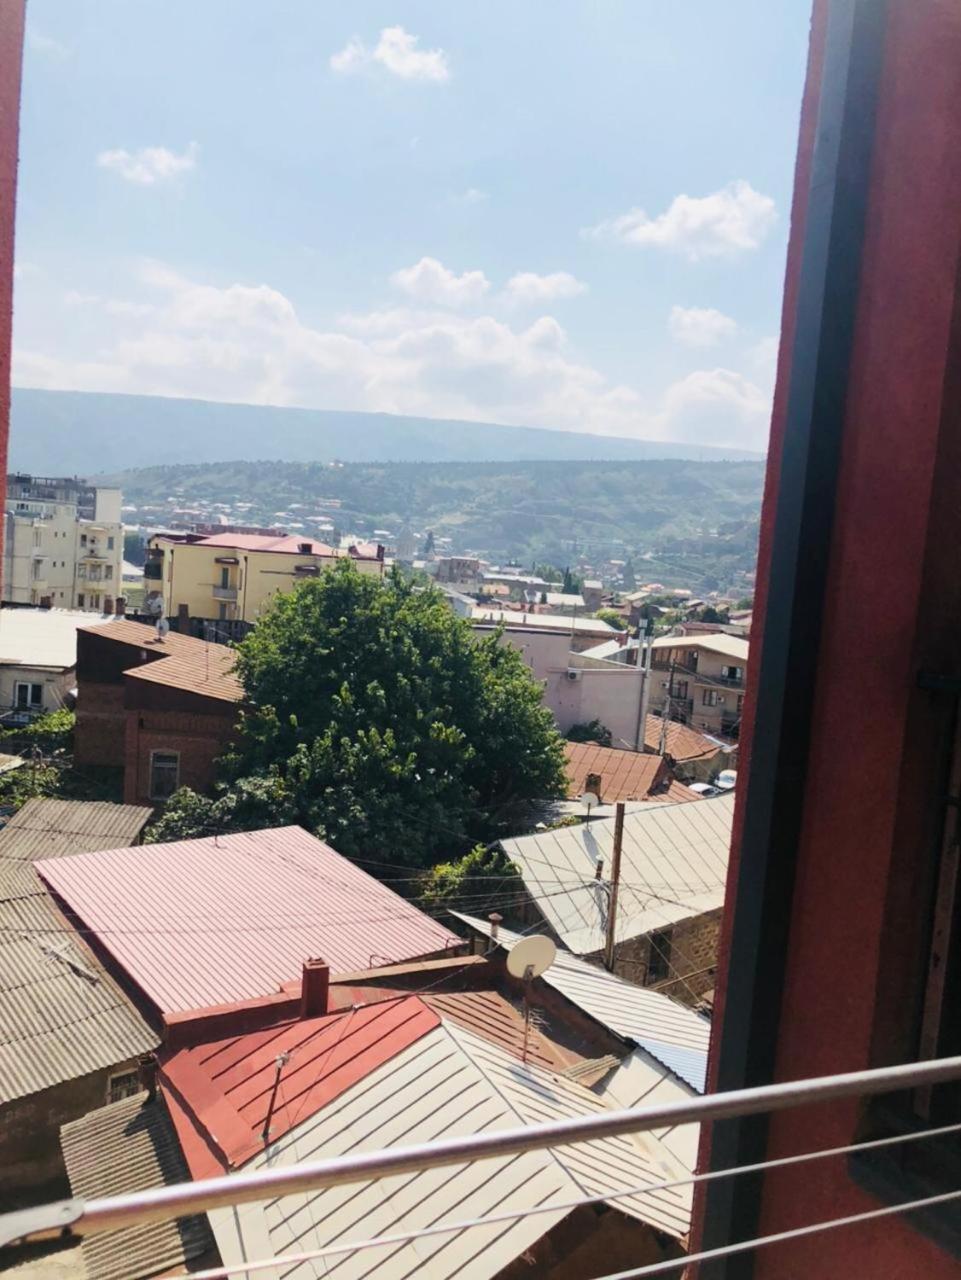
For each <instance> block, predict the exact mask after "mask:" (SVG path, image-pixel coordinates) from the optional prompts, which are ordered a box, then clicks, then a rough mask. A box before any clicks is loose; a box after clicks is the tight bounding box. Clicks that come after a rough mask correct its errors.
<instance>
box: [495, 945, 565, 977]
mask: <svg viewBox="0 0 961 1280" xmlns="http://www.w3.org/2000/svg"><path fill="white" fill-rule="evenodd" d="M556 955H557V948H556V947H555V946H554V944H553V942H551V940H550V938H545V937H544V936H543V934H535V936H534V937H532V938H521V940H520V942H515V943H514V945H513V946H512V947H511V949H510V951H509V952H508V955H507V972H508V973H509V974H511V976H512V977H514V978H538V977H540V975H541V974H542V973H544V972H545V971H546V970H547V969H549V968H550V967H551V965H552V964H553V963H554V957H555V956H556Z"/></svg>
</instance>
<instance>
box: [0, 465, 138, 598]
mask: <svg viewBox="0 0 961 1280" xmlns="http://www.w3.org/2000/svg"><path fill="white" fill-rule="evenodd" d="M120 504H121V496H120V490H119V489H108V488H98V487H95V486H93V485H90V484H88V483H87V481H85V480H78V479H76V478H73V479H70V478H60V479H57V478H50V477H45V476H28V475H11V476H8V477H7V502H6V515H5V520H4V523H5V536H4V547H3V552H4V554H3V598H4V600H6V601H10V602H12V603H15V604H49V605H50V606H52V607H56V608H58V609H86V610H88V611H92V612H97V613H101V612H102V613H111V612H112V611H113V609H114V605H115V601H116V598H117V596H119V595H121V594H122V592H123V585H122V577H123V568H122V566H123V524H122V523H121V518H120Z"/></svg>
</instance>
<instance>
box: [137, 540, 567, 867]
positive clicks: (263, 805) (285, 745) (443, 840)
mask: <svg viewBox="0 0 961 1280" xmlns="http://www.w3.org/2000/svg"><path fill="white" fill-rule="evenodd" d="M237 671H238V674H239V676H240V679H241V680H242V682H243V685H244V689H245V692H246V696H247V701H248V703H249V707H250V709H249V710H248V711H247V712H246V713H245V714H244V716H243V719H242V722H241V726H240V731H239V737H238V742H237V745H236V747H235V748H234V749H233V750H232V751H231V752H230V754H229V755H228V756H227V757H226V758H225V760H224V761H223V762H222V768H223V784H222V787H221V790H220V794H219V795H218V797H217V798H216V799H214V800H207V799H204V798H203V797H198V796H195V795H194V794H193V793H186V794H184V793H178V796H176V797H174V798H173V800H172V801H171V803H170V805H169V806H168V810H167V812H166V814H165V815H164V817H163V819H162V820H161V822H159V823H158V824H157V828H156V832H155V838H157V839H168V838H175V837H183V836H184V835H187V834H190V833H191V832H192V831H205V832H206V831H210V830H211V829H219V830H242V829H244V828H245V827H246V828H249V827H250V826H261V825H276V824H277V823H278V822H298V823H300V824H301V825H303V826H306V827H307V828H308V829H310V830H314V831H316V832H317V833H318V834H320V835H322V836H323V837H324V838H326V839H328V840H329V841H330V843H331V844H332V845H334V847H335V848H336V849H338V850H339V851H340V852H341V853H344V854H347V855H351V854H353V855H356V856H377V857H381V858H383V859H385V860H388V861H391V862H403V863H408V864H410V865H412V866H427V865H431V864H432V863H434V862H435V861H436V859H437V857H438V856H439V855H440V854H441V853H447V854H451V853H454V854H461V853H463V852H465V851H466V850H467V849H469V848H470V846H471V844H472V843H474V842H475V841H477V840H478V839H484V840H488V841H489V840H491V839H492V838H493V837H494V836H496V835H497V834H498V832H499V831H500V830H501V829H502V826H501V824H502V823H504V822H506V821H507V819H508V818H509V816H510V815H511V813H513V812H515V811H516V810H517V808H518V807H520V806H521V805H523V804H524V803H526V802H527V801H529V800H532V799H535V798H540V797H545V798H546V797H552V796H558V795H562V794H563V790H564V756H563V746H562V741H561V738H560V736H559V735H558V733H557V731H556V729H555V728H554V724H553V720H552V718H551V715H550V712H549V711H547V710H546V709H545V708H544V707H543V706H542V705H541V689H540V687H539V685H537V684H536V683H535V681H534V679H533V678H532V676H531V674H530V671H529V670H528V668H527V667H526V666H525V664H524V662H523V659H522V658H521V655H520V653H519V652H518V651H517V650H515V649H513V648H511V647H510V646H509V645H506V644H502V643H501V641H500V636H499V635H497V634H494V635H491V636H490V637H487V638H485V639H482V640H478V639H477V638H476V635H475V633H474V632H473V630H472V628H471V627H470V625H469V623H467V622H465V621H464V620H463V619H461V618H458V617H456V616H455V615H454V614H453V613H452V612H451V610H450V609H449V608H448V607H447V605H446V603H445V602H444V599H443V596H442V594H441V593H440V592H439V591H437V590H436V589H434V588H433V587H431V588H427V589H426V590H425V589H414V588H413V587H412V585H411V584H410V583H408V582H406V581H405V580H404V579H403V578H402V577H401V576H400V575H398V574H391V575H390V576H389V577H388V579H387V580H386V581H384V582H381V581H380V579H378V578H374V577H373V576H371V575H363V574H360V573H359V572H358V571H357V570H356V569H355V568H354V567H353V566H352V565H351V564H350V563H349V562H348V561H343V562H341V563H340V564H339V565H338V566H337V568H336V569H334V570H331V571H329V572H327V573H325V574H323V575H322V576H321V577H320V578H318V579H315V580H313V581H309V582H306V583H303V584H302V585H301V586H299V587H298V588H297V589H296V590H294V591H291V592H288V593H285V594H283V595H279V596H277V597H276V599H275V601H274V603H273V604H272V606H271V608H270V609H269V610H268V612H267V613H266V614H265V615H264V616H263V617H262V618H261V620H260V621H259V623H258V625H257V627H256V628H255V629H254V630H253V631H252V632H251V633H250V635H249V636H248V637H247V638H246V639H245V640H244V641H243V642H242V644H241V645H240V646H239V647H238V650H237Z"/></svg>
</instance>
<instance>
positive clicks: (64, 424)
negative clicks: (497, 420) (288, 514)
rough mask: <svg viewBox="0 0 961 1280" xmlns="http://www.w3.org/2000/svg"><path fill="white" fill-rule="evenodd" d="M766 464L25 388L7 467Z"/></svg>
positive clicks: (525, 435)
mask: <svg viewBox="0 0 961 1280" xmlns="http://www.w3.org/2000/svg"><path fill="white" fill-rule="evenodd" d="M760 457H761V455H760V454H757V453H751V452H748V451H746V450H743V449H718V448H710V447H707V446H700V445H686V444H660V443H656V442H654V441H649V440H629V439H625V438H623V437H619V436H600V435H590V434H588V433H581V432H573V431H553V430H547V429H540V428H533V427H505V426H499V425H496V424H494V423H478V422H457V421H446V420H442V419H436V418H408V417H400V416H395V415H393V414H386V413H349V412H343V411H340V410H334V409H282V408H274V407H270V406H258V405H245V404H220V403H215V402H213V401H208V400H176V399H166V398H164V397H161V396H125V395H106V394H102V393H97V392H84V391H38V390H31V389H27V388H23V387H15V388H14V391H13V408H12V426H11V433H10V467H11V468H12V469H20V470H23V471H34V472H38V473H40V474H47V475H50V474H55V475H58V474H60V475H62V474H65V473H69V474H88V473H96V472H114V471H125V470H128V469H129V468H131V467H148V466H153V465H155V464H158V463H203V462H217V461H219V460H220V459H222V458H239V459H243V460H245V461H256V460H258V459H263V458H276V459H282V460H283V461H285V462H314V461H319V462H330V461H333V460H334V459H340V460H342V461H344V462H389V461H393V462H483V461H497V462H514V461H521V460H529V461H539V460H543V461H555V462H556V461H572V460H583V461H595V460H596V461H620V460H623V461H630V460H641V459H651V458H686V459H692V460H697V461H702V462H707V461H719V460H722V459H758V458H760Z"/></svg>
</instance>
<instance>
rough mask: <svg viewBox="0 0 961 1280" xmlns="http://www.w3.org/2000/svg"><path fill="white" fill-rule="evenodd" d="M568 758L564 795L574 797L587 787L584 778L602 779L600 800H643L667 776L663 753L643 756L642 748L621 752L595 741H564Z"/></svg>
mask: <svg viewBox="0 0 961 1280" xmlns="http://www.w3.org/2000/svg"><path fill="white" fill-rule="evenodd" d="M564 754H565V756H566V757H567V796H568V799H570V800H577V799H579V798H580V796H581V795H583V793H584V792H585V791H586V790H587V779H588V778H589V777H590V776H591V775H592V774H594V775H596V776H597V777H599V778H600V779H601V797H600V798H601V802H602V803H603V804H615V803H616V802H617V801H618V800H643V799H644V798H645V797H646V796H647V795H648V793H649V792H651V791H654V790H656V789H657V788H658V787H659V786H660V785H661V784H662V783H663V781H664V779H665V775H666V768H665V764H666V762H665V760H664V757H663V756H655V755H646V754H645V753H644V752H642V751H621V750H620V749H619V748H617V747H602V746H601V745H600V744H599V743H597V742H565V743H564Z"/></svg>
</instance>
